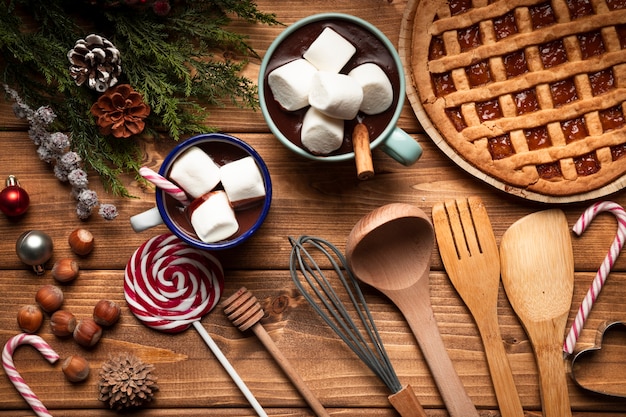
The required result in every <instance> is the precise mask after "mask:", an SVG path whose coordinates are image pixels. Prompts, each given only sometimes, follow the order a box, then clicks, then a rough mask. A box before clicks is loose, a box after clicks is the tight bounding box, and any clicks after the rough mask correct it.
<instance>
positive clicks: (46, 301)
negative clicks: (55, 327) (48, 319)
mask: <svg viewBox="0 0 626 417" xmlns="http://www.w3.org/2000/svg"><path fill="white" fill-rule="evenodd" d="M35 301H36V302H37V304H39V307H41V309H42V310H43V311H45V312H46V313H53V312H55V311H57V310H58V309H59V308H60V307H61V304H63V291H61V289H60V288H59V287H57V286H54V285H44V286H43V287H41V288H39V290H38V291H37V294H35Z"/></svg>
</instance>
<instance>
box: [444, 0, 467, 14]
mask: <svg viewBox="0 0 626 417" xmlns="http://www.w3.org/2000/svg"><path fill="white" fill-rule="evenodd" d="M448 4H449V5H448V7H449V8H450V14H451V15H452V16H455V15H457V14H461V13H465V12H466V11H468V10H469V9H471V8H472V0H450V1H449V2H448Z"/></svg>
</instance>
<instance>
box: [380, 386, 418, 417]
mask: <svg viewBox="0 0 626 417" xmlns="http://www.w3.org/2000/svg"><path fill="white" fill-rule="evenodd" d="M387 398H388V399H389V403H390V404H391V405H392V406H393V408H395V409H396V411H397V412H398V414H400V415H401V416H402V417H427V416H426V412H425V411H424V409H423V408H422V404H420V402H419V400H418V399H417V397H416V396H415V391H413V388H412V387H411V386H410V385H406V386H404V387H403V388H402V389H401V390H400V391H398V392H396V393H395V394H391V395H390V396H389V397H387Z"/></svg>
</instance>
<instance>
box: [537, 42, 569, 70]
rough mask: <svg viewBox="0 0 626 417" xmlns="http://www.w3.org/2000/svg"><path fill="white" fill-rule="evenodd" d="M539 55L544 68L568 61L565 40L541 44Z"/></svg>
mask: <svg viewBox="0 0 626 417" xmlns="http://www.w3.org/2000/svg"><path fill="white" fill-rule="evenodd" d="M539 56H540V57H541V62H542V63H543V67H544V68H552V67H554V66H557V65H559V64H562V63H564V62H567V54H566V53H565V46H563V41H561V40H560V39H559V40H556V41H552V42H548V43H545V44H543V45H539Z"/></svg>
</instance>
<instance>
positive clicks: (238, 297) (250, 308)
mask: <svg viewBox="0 0 626 417" xmlns="http://www.w3.org/2000/svg"><path fill="white" fill-rule="evenodd" d="M224 313H225V314H226V316H227V317H228V319H229V320H230V321H231V322H232V323H233V324H234V325H235V327H237V328H238V329H239V330H241V331H242V332H244V331H246V330H248V329H250V330H252V331H253V332H254V334H255V335H256V336H257V337H258V338H259V340H261V343H263V345H264V346H265V348H266V349H267V351H268V352H269V353H270V354H271V355H272V357H273V358H274V360H275V361H276V362H278V365H279V366H280V367H281V369H282V370H283V372H284V373H285V374H286V375H287V377H289V379H290V380H291V382H292V383H293V385H294V386H295V387H296V389H297V390H298V391H299V392H300V394H301V395H302V396H303V397H304V399H305V400H306V402H307V403H308V404H309V406H310V407H311V409H312V410H313V411H314V412H315V414H317V415H318V416H320V417H321V416H328V417H330V415H329V414H328V412H327V411H326V410H325V409H324V406H323V405H322V404H321V403H320V401H319V400H318V399H317V397H315V395H314V394H313V392H311V390H310V389H309V388H308V387H307V385H306V383H305V382H304V380H303V379H302V377H300V375H299V374H298V373H297V372H296V370H295V369H294V368H293V367H292V366H291V364H290V363H289V361H288V360H287V358H286V357H285V356H284V355H283V354H282V353H281V352H280V350H278V347H277V346H276V344H275V343H274V341H273V340H272V338H271V337H270V335H269V334H268V333H267V331H266V330H265V328H264V327H263V325H261V323H260V320H261V319H262V318H263V316H264V315H265V313H264V311H263V309H262V308H261V305H260V304H259V302H258V301H257V299H256V297H255V296H254V295H252V293H251V292H250V291H248V290H247V289H246V288H245V287H241V288H240V289H239V290H238V291H237V292H236V293H234V294H233V295H231V296H230V297H229V298H228V299H226V301H224Z"/></svg>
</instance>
